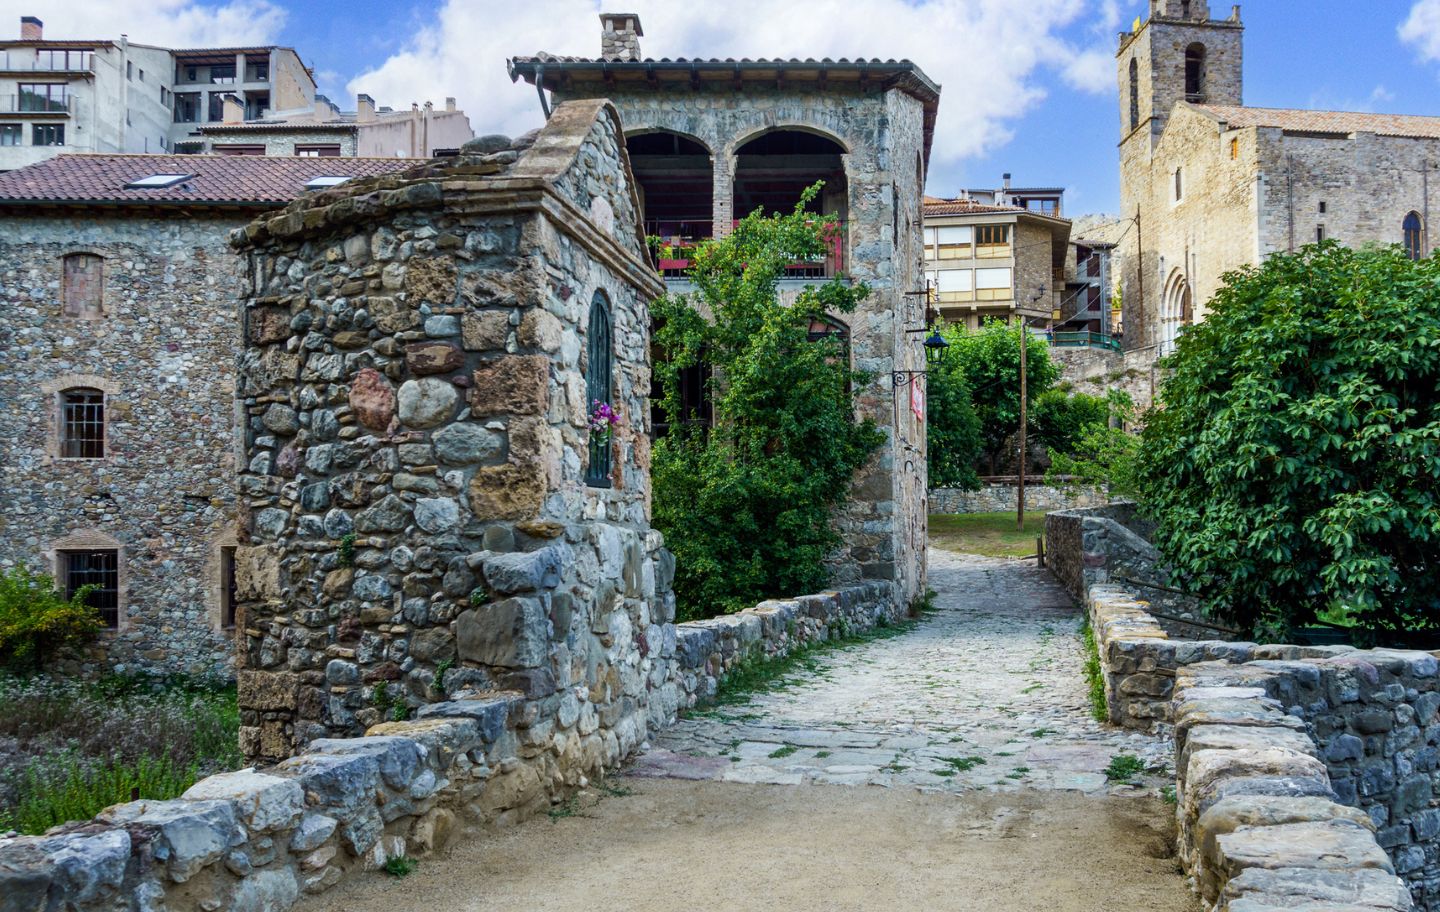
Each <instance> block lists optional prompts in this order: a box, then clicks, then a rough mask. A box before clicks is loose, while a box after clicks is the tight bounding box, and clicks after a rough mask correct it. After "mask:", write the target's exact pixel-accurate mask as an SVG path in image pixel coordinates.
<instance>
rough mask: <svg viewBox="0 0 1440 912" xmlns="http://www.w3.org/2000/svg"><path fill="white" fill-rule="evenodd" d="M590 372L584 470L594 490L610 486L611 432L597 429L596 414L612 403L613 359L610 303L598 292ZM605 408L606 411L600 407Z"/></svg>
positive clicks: (592, 304)
mask: <svg viewBox="0 0 1440 912" xmlns="http://www.w3.org/2000/svg"><path fill="white" fill-rule="evenodd" d="M586 351H587V354H588V358H587V371H586V375H585V399H586V400H587V402H588V403H589V406H588V407H589V410H590V417H591V421H590V425H591V427H590V465H589V466H588V467H587V468H586V469H585V483H586V484H587V485H589V486H591V487H592V488H608V487H610V439H611V431H610V429H609V428H608V427H607V428H603V429H597V427H596V425H597V423H598V419H597V413H598V412H601V411H607V412H608V410H609V408H610V406H611V405H612V404H613V403H612V401H611V393H610V379H611V374H612V373H614V359H613V355H612V352H611V342H610V301H609V300H608V299H607V298H606V297H605V292H603V291H600V290H598V289H597V290H596V292H595V296H594V297H593V298H591V299H590V334H589V336H588V338H587V349H586ZM602 406H603V407H604V408H603V409H602V408H601V407H602Z"/></svg>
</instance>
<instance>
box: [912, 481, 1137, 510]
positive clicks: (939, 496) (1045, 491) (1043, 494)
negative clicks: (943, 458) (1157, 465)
mask: <svg viewBox="0 0 1440 912" xmlns="http://www.w3.org/2000/svg"><path fill="white" fill-rule="evenodd" d="M1026 480H1027V481H1028V480H1029V478H1028V476H1027V479H1026ZM1015 489H1016V485H1015V483H1013V482H991V483H988V484H985V485H983V486H982V487H981V488H980V490H978V491H962V490H960V489H958V488H931V489H930V506H929V510H930V513H931V515H934V514H936V513H1003V512H1005V511H1007V510H1014V509H1015V497H1016V493H1015ZM1109 500H1110V497H1109V495H1108V494H1107V493H1106V492H1105V491H1104V490H1103V489H1101V488H1094V487H1078V488H1075V489H1073V490H1072V489H1070V488H1060V487H1055V486H1053V485H1043V484H1026V485H1025V509H1026V510H1033V511H1036V512H1041V513H1049V512H1051V511H1054V510H1072V509H1075V508H1076V507H1091V506H1099V505H1103V504H1105V503H1108V502H1109Z"/></svg>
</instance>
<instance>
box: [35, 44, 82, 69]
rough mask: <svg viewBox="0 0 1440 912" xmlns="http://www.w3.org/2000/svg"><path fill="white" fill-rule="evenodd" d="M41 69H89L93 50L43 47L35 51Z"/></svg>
mask: <svg viewBox="0 0 1440 912" xmlns="http://www.w3.org/2000/svg"><path fill="white" fill-rule="evenodd" d="M35 56H36V59H37V60H38V61H39V64H38V66H37V68H38V69H41V70H70V71H74V70H88V69H90V61H91V58H92V57H93V56H94V51H91V50H88V49H86V50H76V49H65V48H41V49H40V50H38V51H36V52H35Z"/></svg>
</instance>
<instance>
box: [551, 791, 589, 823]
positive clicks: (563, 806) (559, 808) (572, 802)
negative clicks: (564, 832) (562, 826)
mask: <svg viewBox="0 0 1440 912" xmlns="http://www.w3.org/2000/svg"><path fill="white" fill-rule="evenodd" d="M545 815H546V816H547V817H549V818H550V822H551V823H559V822H560V821H562V820H564V819H565V818H567V817H579V816H581V814H580V796H579V795H571V796H570V797H569V798H566V799H565V800H564V801H562V802H560V803H559V804H557V805H555V806H554V807H552V808H551V809H550V810H548V811H546V812H545Z"/></svg>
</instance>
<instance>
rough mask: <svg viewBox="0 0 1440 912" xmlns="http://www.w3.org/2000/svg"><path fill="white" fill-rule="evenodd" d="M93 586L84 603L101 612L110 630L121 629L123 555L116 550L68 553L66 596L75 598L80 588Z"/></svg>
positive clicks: (66, 557)
mask: <svg viewBox="0 0 1440 912" xmlns="http://www.w3.org/2000/svg"><path fill="white" fill-rule="evenodd" d="M84 586H94V587H95V588H94V589H91V590H90V592H89V593H88V594H87V595H86V596H85V603H86V604H87V605H89V606H90V607H91V608H94V609H95V610H96V611H98V612H99V613H100V617H101V618H103V619H104V621H105V626H106V627H109V628H110V629H111V630H114V629H116V628H117V627H119V626H120V556H119V554H118V553H117V552H115V551H67V552H66V553H65V595H66V596H67V597H68V598H74V597H75V593H77V592H79V591H80V589H81V587H84Z"/></svg>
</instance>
